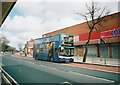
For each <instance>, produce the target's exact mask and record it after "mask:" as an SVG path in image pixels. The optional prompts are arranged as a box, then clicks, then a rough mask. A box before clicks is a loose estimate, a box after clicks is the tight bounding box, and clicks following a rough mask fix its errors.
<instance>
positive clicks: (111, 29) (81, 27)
mask: <svg viewBox="0 0 120 85" xmlns="http://www.w3.org/2000/svg"><path fill="white" fill-rule="evenodd" d="M119 16H120V12H118V13H114V14H111V15H108V16H106V17H103V18H104V21H102V22H101V23H100V24H101V26H99V25H98V26H97V27H98V28H99V29H98V30H97V31H96V30H94V31H93V32H92V35H91V40H90V45H89V47H88V56H96V57H107V58H118V57H119V58H120V54H119V52H118V51H119V49H120V22H119V20H120V17H119ZM88 32H89V28H88V25H87V23H86V22H84V23H80V24H77V25H74V26H71V27H67V28H63V29H60V30H56V31H53V32H50V33H46V34H43V36H50V35H54V34H59V33H68V34H73V35H74V42H75V51H76V55H81V56H83V54H84V45H85V43H86V41H87V38H88Z"/></svg>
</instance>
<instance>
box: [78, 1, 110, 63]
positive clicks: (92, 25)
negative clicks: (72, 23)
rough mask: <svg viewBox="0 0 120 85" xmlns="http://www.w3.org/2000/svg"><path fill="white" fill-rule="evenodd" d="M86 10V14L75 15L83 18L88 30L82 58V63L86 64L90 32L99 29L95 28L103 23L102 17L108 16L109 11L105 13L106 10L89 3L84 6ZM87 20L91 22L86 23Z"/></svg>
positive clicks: (95, 3) (94, 3)
mask: <svg viewBox="0 0 120 85" xmlns="http://www.w3.org/2000/svg"><path fill="white" fill-rule="evenodd" d="M86 8H87V11H88V12H87V13H85V14H81V13H77V14H79V15H81V16H82V17H84V18H85V20H86V22H87V25H88V28H89V34H88V40H87V42H86V44H85V53H84V57H83V62H86V56H87V52H88V45H89V42H90V37H91V33H92V31H93V30H98V29H99V28H97V25H101V24H100V22H101V21H104V18H103V16H106V15H108V14H109V11H107V10H106V8H102V7H100V6H99V5H98V3H97V2H90V4H89V5H88V4H86ZM88 19H90V20H91V21H88Z"/></svg>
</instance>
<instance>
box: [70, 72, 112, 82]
mask: <svg viewBox="0 0 120 85" xmlns="http://www.w3.org/2000/svg"><path fill="white" fill-rule="evenodd" d="M68 72H69V73H73V74H77V75H82V76H86V77H91V78H95V79H100V80H104V81H109V82H112V83H113V82H114V81H112V80H108V79H104V78H98V77H95V76H90V75H86V74H81V73H77V72H73V71H68Z"/></svg>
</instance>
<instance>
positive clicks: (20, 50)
mask: <svg viewBox="0 0 120 85" xmlns="http://www.w3.org/2000/svg"><path fill="white" fill-rule="evenodd" d="M22 46H23V45H22V44H21V43H19V44H18V49H19V52H20V55H22V50H23V48H22Z"/></svg>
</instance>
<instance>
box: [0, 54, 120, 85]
mask: <svg viewBox="0 0 120 85" xmlns="http://www.w3.org/2000/svg"><path fill="white" fill-rule="evenodd" d="M0 59H2V62H1V63H2V68H3V69H4V70H5V71H6V72H7V73H8V74H9V75H10V76H11V77H12V78H14V79H15V80H16V81H17V82H18V83H19V84H20V85H22V84H30V83H32V84H36V83H37V84H41V85H42V84H43V83H44V84H55V85H56V84H60V85H62V84H63V83H66V82H69V83H72V85H76V84H78V85H79V84H80V85H87V84H89V83H94V84H95V83H102V84H103V83H104V84H108V83H109V84H114V85H115V83H114V82H115V81H118V73H113V72H104V71H98V70H90V69H86V68H80V67H79V68H78V67H73V66H67V65H63V64H61V63H53V62H46V61H40V60H34V59H27V58H26V59H25V58H17V57H16V56H11V55H4V56H3V55H0ZM0 61H1V60H0ZM66 85H67V84H66Z"/></svg>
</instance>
